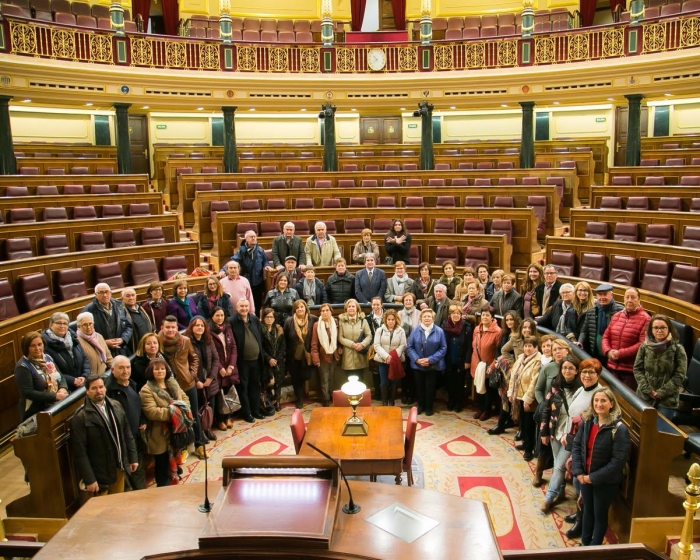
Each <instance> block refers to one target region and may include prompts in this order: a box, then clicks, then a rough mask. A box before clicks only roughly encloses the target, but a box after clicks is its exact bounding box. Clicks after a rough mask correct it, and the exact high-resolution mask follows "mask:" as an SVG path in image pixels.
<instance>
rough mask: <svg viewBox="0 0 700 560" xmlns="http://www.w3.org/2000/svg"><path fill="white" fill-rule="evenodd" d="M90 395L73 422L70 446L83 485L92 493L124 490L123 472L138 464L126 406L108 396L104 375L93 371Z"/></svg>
mask: <svg viewBox="0 0 700 560" xmlns="http://www.w3.org/2000/svg"><path fill="white" fill-rule="evenodd" d="M85 389H86V393H87V397H86V398H85V404H84V405H83V406H82V407H80V408H79V409H78V411H77V412H76V413H75V415H74V416H73V418H72V419H71V423H70V446H71V454H72V456H73V462H74V464H75V471H76V474H77V476H78V479H79V480H80V481H81V488H83V485H84V490H85V491H86V492H90V493H93V494H117V493H119V492H123V491H124V472H125V471H127V469H128V471H129V472H134V471H135V470H136V469H137V468H138V466H139V465H138V455H137V453H136V444H135V443H134V436H133V435H132V434H131V429H130V428H129V424H128V422H127V420H126V414H125V413H124V409H123V408H122V406H121V405H120V404H119V403H118V402H117V401H113V400H112V399H109V398H107V396H106V393H107V389H106V388H105V383H104V378H103V377H101V376H99V375H95V374H93V375H90V376H89V377H88V378H87V380H86V381H85Z"/></svg>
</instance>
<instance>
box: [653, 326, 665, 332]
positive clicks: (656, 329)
mask: <svg viewBox="0 0 700 560" xmlns="http://www.w3.org/2000/svg"><path fill="white" fill-rule="evenodd" d="M651 330H652V331H667V330H668V327H667V326H666V325H664V326H663V327H651Z"/></svg>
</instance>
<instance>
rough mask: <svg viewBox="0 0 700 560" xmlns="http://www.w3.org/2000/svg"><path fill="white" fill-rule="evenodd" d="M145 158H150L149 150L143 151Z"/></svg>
mask: <svg viewBox="0 0 700 560" xmlns="http://www.w3.org/2000/svg"><path fill="white" fill-rule="evenodd" d="M143 157H145V158H147V157H148V150H144V151H143Z"/></svg>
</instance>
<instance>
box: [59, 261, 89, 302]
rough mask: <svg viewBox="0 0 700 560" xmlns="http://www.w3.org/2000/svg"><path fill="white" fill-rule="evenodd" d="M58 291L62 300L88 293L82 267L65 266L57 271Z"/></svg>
mask: <svg viewBox="0 0 700 560" xmlns="http://www.w3.org/2000/svg"><path fill="white" fill-rule="evenodd" d="M55 278H56V293H57V295H58V297H59V299H60V301H66V300H68V299H74V298H78V297H82V296H85V295H87V287H86V286H85V277H84V276H83V269H82V268H64V269H62V270H57V271H56V276H55Z"/></svg>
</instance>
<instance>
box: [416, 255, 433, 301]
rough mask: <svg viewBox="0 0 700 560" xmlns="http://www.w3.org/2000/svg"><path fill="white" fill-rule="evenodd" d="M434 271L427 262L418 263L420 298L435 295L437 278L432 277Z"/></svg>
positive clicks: (417, 283)
mask: <svg viewBox="0 0 700 560" xmlns="http://www.w3.org/2000/svg"><path fill="white" fill-rule="evenodd" d="M432 272H433V271H432V269H431V268H430V265H429V264H428V263H427V262H423V263H420V264H419V265H418V280H416V290H417V292H418V299H423V300H425V299H428V298H429V297H430V296H432V295H434V288H435V280H433V279H432V278H431V274H432Z"/></svg>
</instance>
